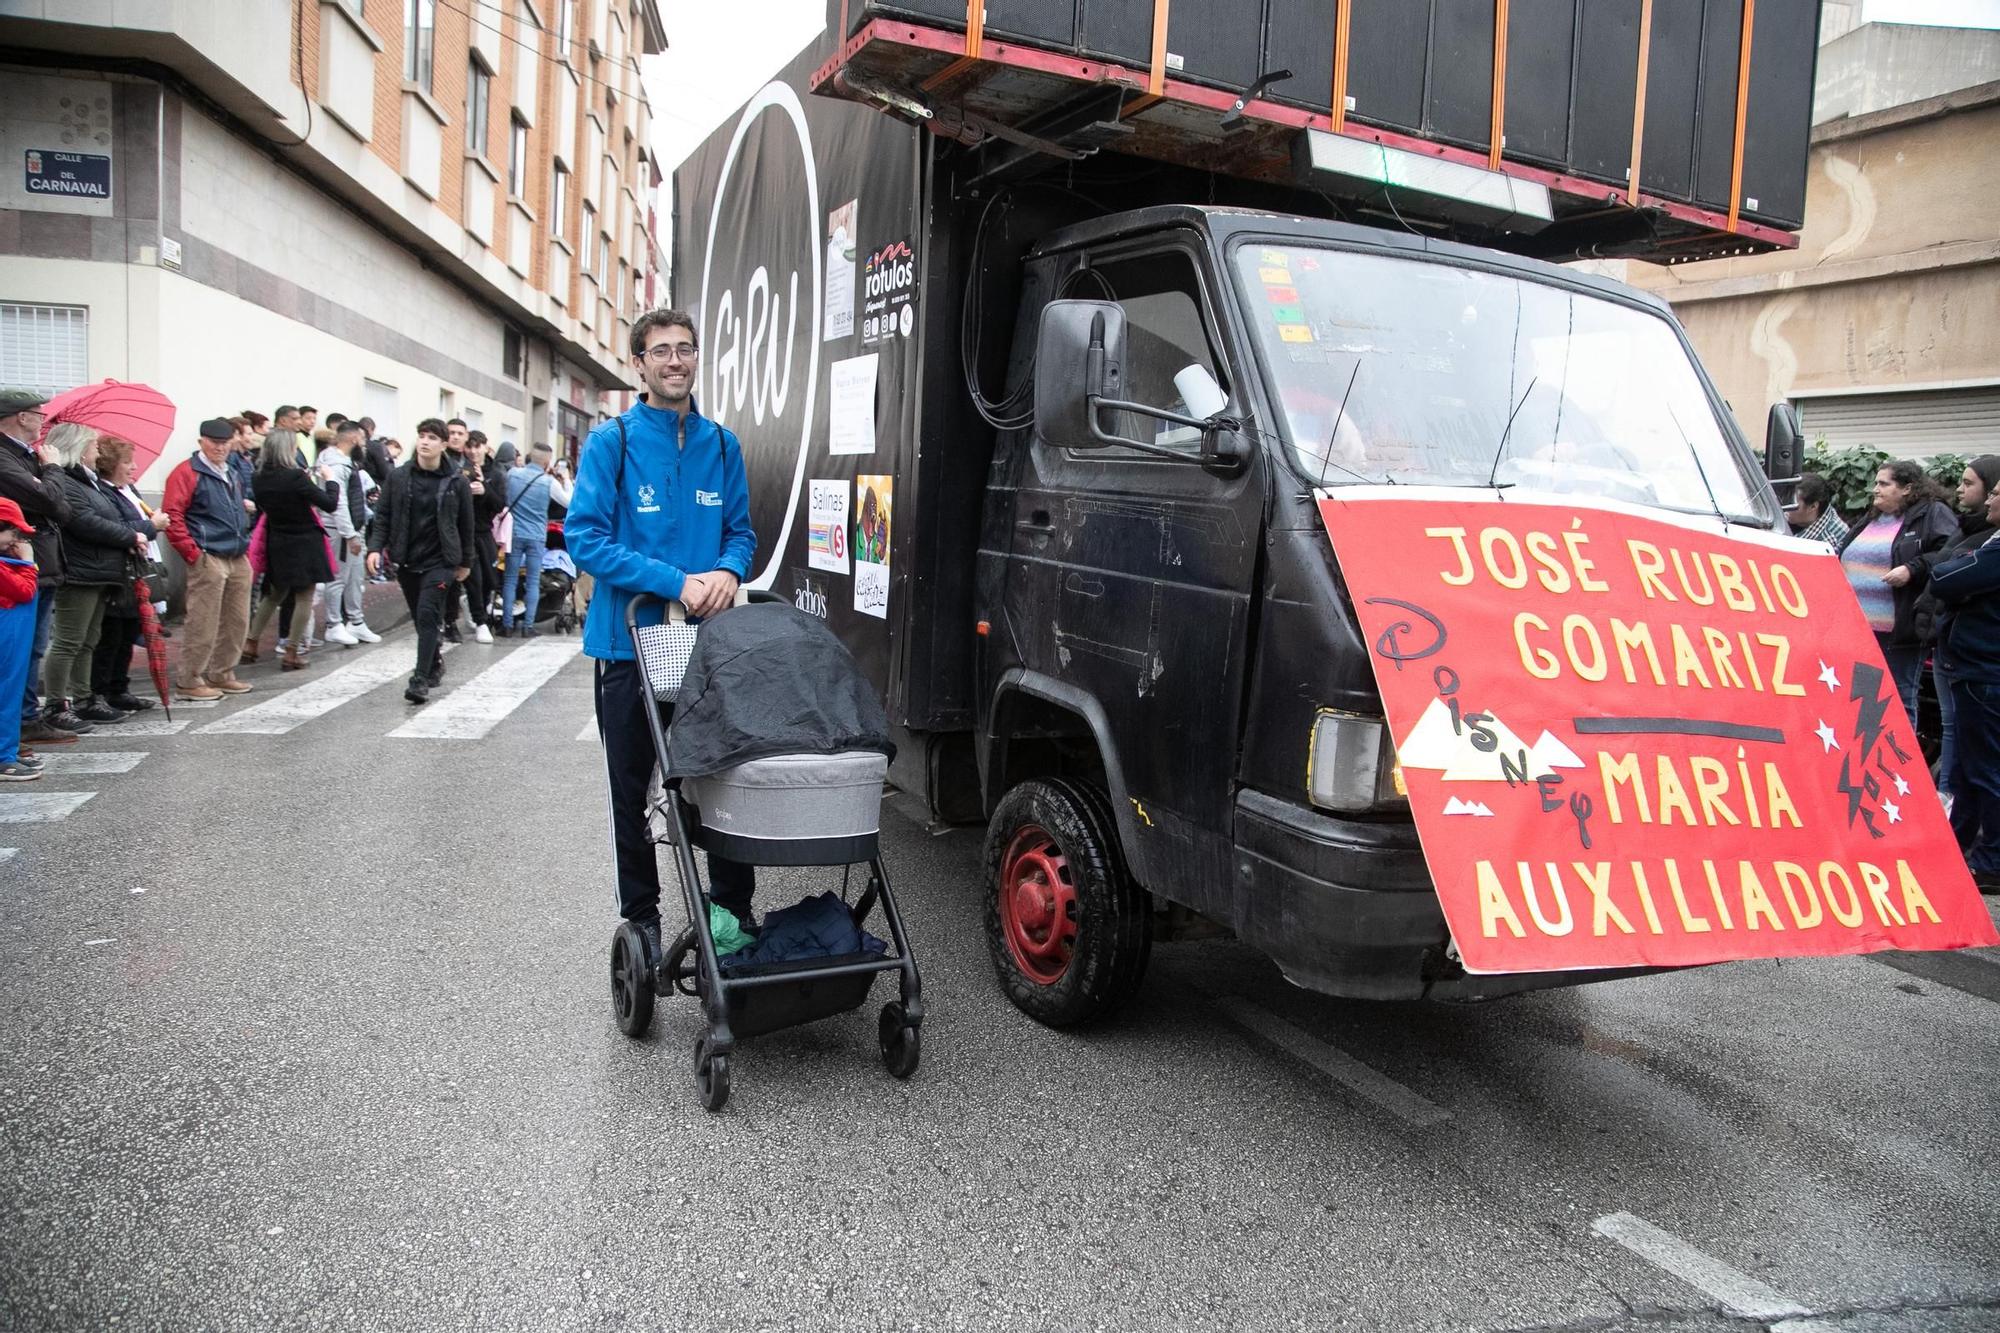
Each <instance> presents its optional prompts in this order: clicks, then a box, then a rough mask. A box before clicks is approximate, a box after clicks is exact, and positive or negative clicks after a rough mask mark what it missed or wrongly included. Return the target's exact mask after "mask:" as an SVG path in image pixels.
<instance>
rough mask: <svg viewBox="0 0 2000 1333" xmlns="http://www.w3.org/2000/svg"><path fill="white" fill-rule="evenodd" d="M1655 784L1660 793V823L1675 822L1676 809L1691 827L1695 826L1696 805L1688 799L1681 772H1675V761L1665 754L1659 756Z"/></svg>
mask: <svg viewBox="0 0 2000 1333" xmlns="http://www.w3.org/2000/svg"><path fill="white" fill-rule="evenodd" d="M1653 786H1654V787H1655V788H1657V789H1658V790H1659V793H1660V823H1661V824H1663V825H1664V824H1671V823H1673V822H1674V811H1676V810H1679V811H1680V812H1681V818H1682V820H1683V821H1684V822H1686V824H1687V826H1688V827H1689V828H1693V827H1694V823H1695V819H1694V806H1693V805H1692V804H1691V803H1690V802H1689V801H1688V794H1687V789H1686V788H1685V787H1683V786H1681V779H1680V774H1678V773H1676V772H1674V765H1673V761H1672V760H1670V759H1668V758H1667V757H1666V756H1665V755H1661V756H1659V768H1658V772H1657V773H1655V775H1654V779H1653Z"/></svg>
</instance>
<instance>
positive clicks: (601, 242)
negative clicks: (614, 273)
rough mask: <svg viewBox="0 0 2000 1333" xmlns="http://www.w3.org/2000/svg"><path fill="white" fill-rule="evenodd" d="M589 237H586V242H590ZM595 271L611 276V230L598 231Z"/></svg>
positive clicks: (607, 276) (606, 276)
mask: <svg viewBox="0 0 2000 1333" xmlns="http://www.w3.org/2000/svg"><path fill="white" fill-rule="evenodd" d="M589 239H590V238H589V237H588V236H586V237H585V238H584V241H585V244H588V243H589ZM595 271H596V272H597V273H599V274H601V275H603V276H604V277H605V278H607V279H608V278H609V277H610V276H611V233H610V232H605V231H600V232H598V233H597V267H596V269H595Z"/></svg>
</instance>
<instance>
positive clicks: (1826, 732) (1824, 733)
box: [1813, 718, 1840, 754]
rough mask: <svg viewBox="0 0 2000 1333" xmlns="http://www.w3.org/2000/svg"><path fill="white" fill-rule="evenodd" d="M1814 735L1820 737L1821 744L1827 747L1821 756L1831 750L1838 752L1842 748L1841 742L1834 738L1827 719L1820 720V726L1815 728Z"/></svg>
mask: <svg viewBox="0 0 2000 1333" xmlns="http://www.w3.org/2000/svg"><path fill="white" fill-rule="evenodd" d="M1813 735H1815V736H1817V737H1819V740H1820V744H1822V745H1824V746H1825V747H1826V749H1825V750H1821V751H1820V753H1821V754H1825V753H1827V751H1829V750H1838V749H1839V748H1840V742H1839V741H1837V740H1835V739H1834V738H1833V728H1832V727H1829V726H1828V725H1827V724H1826V719H1825V718H1821V719H1820V720H1819V725H1818V726H1816V727H1814V728H1813Z"/></svg>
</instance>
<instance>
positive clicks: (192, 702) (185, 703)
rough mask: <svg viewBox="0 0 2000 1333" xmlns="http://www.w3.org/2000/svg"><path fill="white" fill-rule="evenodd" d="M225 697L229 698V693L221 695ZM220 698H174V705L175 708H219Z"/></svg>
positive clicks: (220, 704) (220, 705)
mask: <svg viewBox="0 0 2000 1333" xmlns="http://www.w3.org/2000/svg"><path fill="white" fill-rule="evenodd" d="M227 698H229V695H227V694H224V695H223V696H222V699H227ZM222 699H176V700H174V707H176V708H220V707H222Z"/></svg>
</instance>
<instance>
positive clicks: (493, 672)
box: [389, 639, 583, 741]
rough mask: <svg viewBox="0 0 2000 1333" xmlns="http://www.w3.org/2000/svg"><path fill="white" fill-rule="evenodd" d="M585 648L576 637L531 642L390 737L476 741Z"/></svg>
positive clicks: (445, 696) (461, 686)
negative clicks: (555, 640) (556, 640)
mask: <svg viewBox="0 0 2000 1333" xmlns="http://www.w3.org/2000/svg"><path fill="white" fill-rule="evenodd" d="M582 650H583V645H582V644H581V643H579V642H578V641H576V640H575V639H563V640H560V641H558V642H553V643H551V642H548V641H546V640H530V641H529V642H528V643H527V644H525V645H523V646H522V647H519V648H516V649H515V650H514V651H513V652H511V653H509V654H507V655H506V656H505V657H503V658H501V659H500V660H499V661H497V662H495V663H494V664H493V665H492V666H490V667H487V668H486V670H484V671H482V672H480V673H479V674H478V675H476V676H474V677H473V678H472V679H470V680H468V681H466V682H465V683H464V684H463V685H460V686H458V687H457V688H456V689H452V690H450V691H449V692H448V693H446V694H445V695H443V697H441V698H438V699H437V701H436V702H435V703H432V704H429V705H428V706H426V707H425V708H424V709H423V710H422V711H421V712H419V713H417V715H416V716H414V717H412V718H411V719H410V720H409V721H408V722H405V723H404V724H403V725H402V726H400V727H397V728H396V729H395V730H394V731H392V732H390V733H389V734H390V735H391V736H394V737H399V738H402V739H405V740H408V739H421V740H464V741H470V740H477V739H479V738H480V737H481V736H484V735H485V734H486V733H487V732H489V731H491V730H492V729H493V728H494V726H495V725H496V724H498V723H499V721H500V719H502V718H504V717H506V716H507V715H508V714H509V713H511V712H513V711H514V710H515V709H516V708H519V707H520V706H521V704H522V703H523V702H524V701H525V700H526V699H527V697H528V696H529V695H531V694H533V693H534V692H535V691H536V690H538V689H540V688H541V687H542V685H543V684H544V683H545V682H546V681H547V680H548V679H549V678H550V677H551V676H553V675H555V674H556V672H558V671H560V670H562V669H563V667H565V666H567V665H568V664H569V662H570V660H571V659H572V658H574V657H575V656H576V655H577V654H578V653H579V652H581V651H582ZM447 679H448V678H447Z"/></svg>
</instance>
